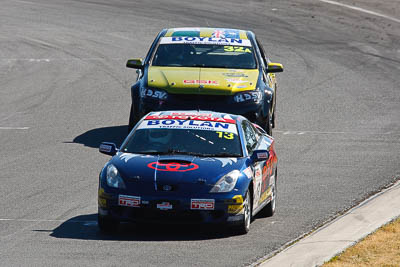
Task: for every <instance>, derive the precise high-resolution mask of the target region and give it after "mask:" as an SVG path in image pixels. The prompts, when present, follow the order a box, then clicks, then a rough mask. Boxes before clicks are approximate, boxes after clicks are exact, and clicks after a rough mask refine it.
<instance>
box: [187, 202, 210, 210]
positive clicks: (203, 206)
mask: <svg viewBox="0 0 400 267" xmlns="http://www.w3.org/2000/svg"><path fill="white" fill-rule="evenodd" d="M190 209H191V210H214V209H215V200H214V199H191V201H190Z"/></svg>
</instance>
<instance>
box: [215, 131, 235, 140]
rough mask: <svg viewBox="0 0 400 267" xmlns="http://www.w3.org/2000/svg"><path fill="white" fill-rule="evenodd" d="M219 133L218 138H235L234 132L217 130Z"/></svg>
mask: <svg viewBox="0 0 400 267" xmlns="http://www.w3.org/2000/svg"><path fill="white" fill-rule="evenodd" d="M216 133H217V134H218V138H225V139H233V138H234V137H235V136H234V135H233V133H227V132H216Z"/></svg>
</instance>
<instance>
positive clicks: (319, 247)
mask: <svg viewBox="0 0 400 267" xmlns="http://www.w3.org/2000/svg"><path fill="white" fill-rule="evenodd" d="M399 216H400V181H397V182H395V183H394V184H393V185H392V186H390V187H388V188H386V189H384V190H382V191H381V192H379V193H377V194H375V195H373V196H371V197H369V198H368V199H366V200H364V201H363V202H361V203H360V204H359V205H357V206H355V207H353V208H351V209H350V210H348V211H347V212H345V213H344V214H343V215H341V216H339V217H337V218H336V219H334V220H332V221H331V222H329V223H327V224H325V225H324V226H322V227H320V228H318V229H317V230H315V231H313V232H311V233H310V234H308V235H307V234H305V235H304V238H300V239H297V242H296V240H295V241H292V243H293V244H292V245H289V246H288V247H286V248H285V249H283V250H282V251H281V252H279V253H277V254H276V255H275V256H273V257H269V258H267V259H265V258H266V257H265V258H264V259H261V260H259V261H258V262H256V263H255V264H253V266H254V265H258V266H262V267H270V266H319V265H322V264H323V263H324V262H326V261H328V260H330V259H331V258H332V257H334V256H335V255H337V254H339V253H340V252H342V251H343V250H345V249H346V248H348V247H350V246H352V245H353V244H355V243H356V242H358V241H359V240H360V239H362V238H364V237H365V236H367V235H369V234H370V233H372V232H374V231H375V230H376V229H378V228H379V227H381V226H382V225H384V224H386V223H388V222H390V221H391V220H393V219H395V218H396V217H399Z"/></svg>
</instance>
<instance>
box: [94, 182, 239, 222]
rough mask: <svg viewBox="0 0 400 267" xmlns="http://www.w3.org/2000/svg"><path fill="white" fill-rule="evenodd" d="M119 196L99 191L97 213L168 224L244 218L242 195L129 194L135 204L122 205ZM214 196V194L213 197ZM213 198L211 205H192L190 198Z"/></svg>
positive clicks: (118, 217) (232, 220) (230, 220)
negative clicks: (158, 195)
mask: <svg viewBox="0 0 400 267" xmlns="http://www.w3.org/2000/svg"><path fill="white" fill-rule="evenodd" d="M120 196H121V195H117V194H107V193H105V192H104V190H102V189H100V190H99V198H98V206H99V214H100V215H102V216H107V217H110V218H112V219H116V220H118V221H133V222H171V223H185V224H186V223H230V224H235V223H237V222H240V221H241V220H242V219H243V206H242V205H243V197H242V196H241V195H236V196H234V197H232V198H226V197H225V198H224V197H221V196H218V195H217V196H215V197H216V198H211V197H210V195H207V196H196V198H190V199H189V198H179V197H177V196H174V197H173V196H171V197H168V198H165V197H162V198H161V197H157V196H140V197H139V196H132V197H135V198H136V199H137V198H140V201H139V202H138V203H139V204H138V203H135V205H134V206H126V205H125V204H126V203H123V204H122V205H121V203H120ZM213 197H214V196H213ZM199 199H200V200H213V201H214V202H213V207H212V208H211V207H207V208H204V207H203V208H201V207H195V208H193V200H199Z"/></svg>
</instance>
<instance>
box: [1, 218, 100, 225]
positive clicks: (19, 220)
mask: <svg viewBox="0 0 400 267" xmlns="http://www.w3.org/2000/svg"><path fill="white" fill-rule="evenodd" d="M10 221H11V222H63V223H85V224H87V223H95V222H96V223H97V221H75V220H71V221H68V220H47V219H4V218H3V219H0V222H10Z"/></svg>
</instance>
